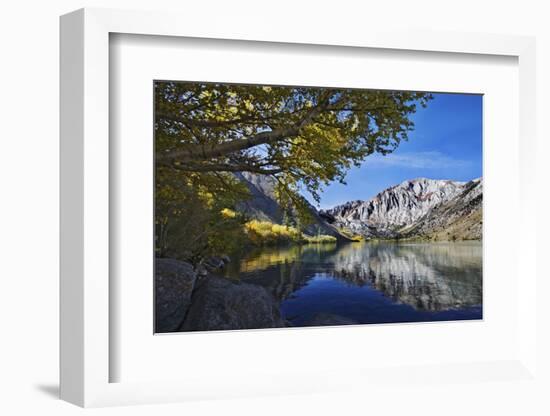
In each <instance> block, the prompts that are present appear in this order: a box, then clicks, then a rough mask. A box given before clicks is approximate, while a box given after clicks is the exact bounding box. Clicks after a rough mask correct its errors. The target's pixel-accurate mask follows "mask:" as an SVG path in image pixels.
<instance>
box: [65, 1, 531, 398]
mask: <svg viewBox="0 0 550 416" xmlns="http://www.w3.org/2000/svg"><path fill="white" fill-rule="evenodd" d="M181 21H182V17H181V16H175V15H171V14H165V13H145V12H129V11H113V10H96V9H92V10H90V9H84V10H79V11H76V12H74V13H71V14H69V15H66V16H63V17H62V18H61V83H62V86H61V117H62V118H61V210H62V212H61V251H62V260H61V396H62V398H63V399H65V400H67V401H70V402H72V403H75V404H78V405H81V406H105V405H116V404H138V403H155V402H164V401H183V400H192V399H197V398H203V399H204V398H220V397H222V398H223V397H253V396H256V395H264V394H274V393H275V394H284V393H291V394H297V393H311V392H324V391H335V390H342V389H357V388H369V389H376V388H379V384H380V382H381V381H383V383H389V382H391V380H392V379H395V378H399V380H400V382H402V383H405V384H406V383H414V384H415V385H418V383H420V384H421V383H428V382H433V381H434V379H435V380H437V382H438V383H440V382H441V383H445V382H446V381H449V380H457V379H460V380H464V381H465V382H468V383H480V382H482V381H487V380H491V381H499V380H517V381H518V382H520V381H524V380H527V379H529V380H535V381H533V382H536V378H535V369H536V362H535V353H534V351H535V348H536V326H535V316H536V303H535V302H534V301H533V299H534V295H533V294H534V293H535V288H536V279H537V273H536V270H535V269H534V267H535V262H534V257H533V256H534V255H535V251H536V250H534V249H533V244H535V243H534V241H535V238H534V237H533V233H534V232H535V228H536V227H535V226H534V221H535V219H534V218H533V216H530V215H525V212H526V209H527V204H528V202H529V199H528V198H526V195H529V192H530V189H531V187H532V186H533V183H532V181H531V180H530V177H531V175H532V170H533V169H534V160H535V155H534V154H533V151H532V147H531V146H530V143H533V142H534V140H535V136H534V131H533V128H534V127H533V126H534V123H533V119H532V118H533V117H534V114H535V111H534V108H535V100H534V91H535V78H534V59H535V56H534V40H533V39H531V38H523V37H515V36H505V35H502V36H493V35H482V34H464V33H461V34H452V33H440V34H437V36H434V34H433V33H429V34H428V33H423V32H420V31H419V32H414V31H407V32H403V31H401V32H399V31H393V29H392V30H391V31H390V30H387V31H384V30H378V29H366V30H365V31H364V32H362V33H361V34H357V33H353V32H351V31H350V32H349V33H347V32H345V31H344V32H341V33H338V34H331V35H330V36H329V35H327V34H326V33H325V32H323V31H322V30H321V29H320V28H318V29H316V30H315V29H313V30H311V31H307V33H306V32H305V31H300V30H299V29H290V30H288V31H285V32H280V31H279V30H277V28H276V27H275V26H273V27H272V26H270V25H269V24H267V25H266V26H265V27H263V29H262V30H251V31H250V32H249V33H247V34H246V35H235V34H234V32H233V31H232V29H231V27H230V25H227V26H223V25H221V26H218V27H216V29H215V30H213V29H212V30H206V29H204V28H203V27H201V26H200V25H199V24H198V23H193V22H189V24H186V25H184V26H182V25H181V24H180V22H181ZM327 36H328V37H327ZM502 120H506V123H503V122H502ZM520 144H521V145H520ZM510 218H516V219H517V222H516V224H515V226H514V227H510V226H509V223H510ZM505 225H506V226H505ZM502 259H506V262H504V261H502ZM520 274H521V278H520ZM404 346H406V353H403V348H404ZM267 357H269V358H267ZM359 358H360V359H359ZM205 362H208V365H205ZM328 374H330V376H327V375H328ZM384 380H385V381H384Z"/></svg>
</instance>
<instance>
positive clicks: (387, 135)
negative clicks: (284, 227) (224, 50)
mask: <svg viewBox="0 0 550 416" xmlns="http://www.w3.org/2000/svg"><path fill="white" fill-rule="evenodd" d="M430 98H431V96H430V95H429V94H426V93H419V92H406V91H380V90H358V89H332V88H307V87H279V86H259V85H232V84H217V83H213V84H207V83H189V82H164V81H163V82H156V83H155V133H156V163H157V165H158V166H160V167H166V168H170V169H175V170H182V171H188V172H239V171H240V172H244V171H246V172H253V173H257V174H266V175H271V176H273V177H275V178H276V179H277V180H278V182H279V183H280V184H281V189H280V191H281V192H282V193H284V192H286V193H289V194H295V193H296V192H297V191H298V188H299V187H303V188H304V190H305V191H307V192H309V193H310V194H311V195H312V196H313V198H314V199H316V200H318V198H319V191H320V188H321V186H322V185H326V184H328V183H330V182H331V181H334V180H338V181H341V182H343V181H344V179H345V175H346V172H347V170H348V169H349V168H350V167H351V166H353V165H359V164H360V163H361V162H362V161H363V160H364V159H365V157H366V156H368V155H370V154H372V153H374V152H378V153H382V154H386V153H389V152H391V151H393V150H394V149H395V148H396V147H397V146H398V145H399V143H400V142H401V141H402V140H406V139H407V136H408V132H409V131H410V130H412V128H413V126H414V124H413V122H412V121H411V119H410V116H411V114H413V113H414V112H415V111H416V108H417V105H422V106H425V105H426V103H427V101H428V100H429V99H430ZM287 196H290V195H287Z"/></svg>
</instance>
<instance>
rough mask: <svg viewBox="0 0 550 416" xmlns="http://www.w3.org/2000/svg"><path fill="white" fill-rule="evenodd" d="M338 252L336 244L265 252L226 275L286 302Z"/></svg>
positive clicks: (253, 254) (295, 246) (249, 259)
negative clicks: (262, 289)
mask: <svg viewBox="0 0 550 416" xmlns="http://www.w3.org/2000/svg"><path fill="white" fill-rule="evenodd" d="M336 249H337V246H336V244H308V245H303V246H297V245H292V246H286V247H269V248H263V249H259V250H256V251H253V252H252V253H250V254H249V255H248V256H245V257H244V258H243V259H242V260H241V261H240V262H238V263H236V264H233V265H231V266H230V267H229V269H228V270H227V273H226V274H227V276H228V277H233V278H235V277H237V276H238V278H239V279H241V280H245V281H246V282H247V283H253V284H258V285H261V286H263V287H265V288H266V289H268V290H269V291H270V292H271V293H272V294H273V296H275V298H276V299H277V300H279V301H283V300H285V299H287V298H289V297H290V296H291V295H292V293H294V292H296V291H297V290H299V289H300V288H302V287H303V286H305V284H306V283H307V282H308V281H309V280H310V279H311V278H312V277H313V276H314V274H315V269H316V267H318V265H319V264H320V263H322V262H323V258H325V257H326V256H327V255H328V254H330V253H332V252H334V251H335V250H336ZM312 266H313V267H312Z"/></svg>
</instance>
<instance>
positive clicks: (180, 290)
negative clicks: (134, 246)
mask: <svg viewBox="0 0 550 416" xmlns="http://www.w3.org/2000/svg"><path fill="white" fill-rule="evenodd" d="M196 280H197V274H196V273H195V271H194V269H193V266H192V265H191V264H189V263H186V262H184V261H179V260H175V259H156V261H155V332H174V331H177V330H178V328H179V327H180V326H181V324H182V322H183V320H184V319H185V315H186V313H187V310H188V309H189V306H190V305H191V294H192V292H193V288H194V285H195V282H196Z"/></svg>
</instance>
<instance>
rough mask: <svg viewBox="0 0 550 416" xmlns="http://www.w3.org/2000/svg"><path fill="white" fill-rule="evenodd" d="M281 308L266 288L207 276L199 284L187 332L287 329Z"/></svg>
mask: <svg viewBox="0 0 550 416" xmlns="http://www.w3.org/2000/svg"><path fill="white" fill-rule="evenodd" d="M284 326H285V323H284V321H283V320H282V319H281V314H280V310H279V305H278V304H277V302H276V300H275V298H274V297H273V296H272V295H271V294H270V293H269V292H268V291H267V290H266V289H264V288H263V287H261V286H258V285H252V284H248V283H240V282H233V281H230V280H228V279H225V278H221V277H217V276H207V277H206V278H204V279H203V280H201V281H200V282H199V283H198V284H197V288H196V289H195V292H194V293H193V302H192V304H191V307H190V308H189V312H188V313H187V316H186V318H185V321H184V323H183V325H182V328H181V329H182V330H184V331H211V330H229V329H253V328H278V327H284Z"/></svg>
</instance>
